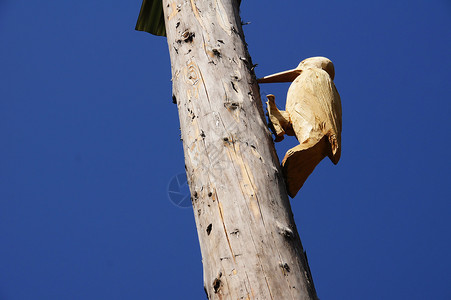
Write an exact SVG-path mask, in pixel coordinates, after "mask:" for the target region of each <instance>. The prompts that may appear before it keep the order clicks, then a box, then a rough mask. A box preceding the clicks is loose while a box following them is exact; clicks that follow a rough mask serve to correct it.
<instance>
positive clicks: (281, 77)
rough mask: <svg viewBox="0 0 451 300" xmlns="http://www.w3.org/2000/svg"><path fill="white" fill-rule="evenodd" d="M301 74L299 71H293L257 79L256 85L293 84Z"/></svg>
mask: <svg viewBox="0 0 451 300" xmlns="http://www.w3.org/2000/svg"><path fill="white" fill-rule="evenodd" d="M299 74H301V70H297V69H293V70H289V71H284V72H280V73H276V74H272V75H268V76H265V77H263V78H259V79H257V82H258V83H273V82H293V81H294V80H295V79H296V77H298V76H299Z"/></svg>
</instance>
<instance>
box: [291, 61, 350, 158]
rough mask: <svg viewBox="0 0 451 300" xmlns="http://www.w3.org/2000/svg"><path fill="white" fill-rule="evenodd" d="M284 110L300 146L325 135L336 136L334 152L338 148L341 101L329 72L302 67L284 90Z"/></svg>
mask: <svg viewBox="0 0 451 300" xmlns="http://www.w3.org/2000/svg"><path fill="white" fill-rule="evenodd" d="M287 111H288V112H289V113H290V117H291V122H292V124H293V129H294V131H295V133H296V137H297V138H298V140H299V143H300V145H301V148H302V149H308V148H310V147H313V146H314V145H315V144H316V143H318V142H319V141H320V140H321V139H322V138H323V136H324V135H327V136H329V137H330V136H335V137H336V139H337V140H338V149H335V152H337V151H340V150H339V149H340V145H339V142H340V133H341V102H340V96H339V95H338V92H337V91H336V88H335V85H334V83H333V81H332V79H331V78H330V76H329V74H327V73H326V72H325V71H323V70H321V69H307V70H304V71H303V72H302V73H301V75H300V76H298V78H296V80H295V81H294V82H293V84H292V85H291V86H290V89H289V90H288V95H287Z"/></svg>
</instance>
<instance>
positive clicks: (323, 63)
mask: <svg viewBox="0 0 451 300" xmlns="http://www.w3.org/2000/svg"><path fill="white" fill-rule="evenodd" d="M310 68H318V69H322V70H324V71H326V72H327V74H329V76H330V78H331V79H332V80H333V79H334V76H335V69H334V64H333V63H332V62H331V61H330V59H328V58H325V57H322V56H317V57H310V58H307V59H304V60H303V61H301V63H300V64H299V65H298V66H297V68H296V69H293V70H288V71H284V72H280V73H276V74H273V75H268V76H265V77H263V78H259V79H258V80H257V81H258V83H273V82H293V81H294V80H295V79H296V77H298V76H299V75H300V74H301V73H302V71H304V70H307V69H310Z"/></svg>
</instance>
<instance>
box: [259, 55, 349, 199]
mask: <svg viewBox="0 0 451 300" xmlns="http://www.w3.org/2000/svg"><path fill="white" fill-rule="evenodd" d="M333 77H334V68H333V64H332V62H331V61H330V60H328V59H327V58H324V57H313V58H308V59H306V60H304V61H302V62H301V63H300V64H299V66H298V67H297V68H296V69H294V70H290V71H286V72H282V73H277V74H274V75H270V76H267V77H264V78H262V79H260V80H259V82H261V83H265V82H284V81H293V83H292V84H291V86H290V88H289V90H288V94H287V102H286V109H285V111H279V110H278V109H277V107H276V105H275V102H274V96H273V95H268V102H267V105H268V113H269V118H270V121H271V123H272V124H273V126H274V129H275V135H276V141H280V140H282V139H283V135H284V134H288V135H295V136H296V138H297V140H298V141H299V145H297V146H296V147H293V148H292V149H290V150H288V152H287V153H286V155H285V158H284V159H283V161H282V167H283V172H284V175H285V180H286V184H287V190H288V194H289V195H290V196H291V197H294V196H295V195H296V193H297V192H298V191H299V189H300V188H301V187H302V185H303V184H304V182H305V180H306V179H307V177H308V176H309V175H310V174H311V173H312V172H313V169H314V168H315V167H316V165H317V164H318V163H319V162H320V161H321V160H322V159H323V158H324V157H325V156H329V158H330V159H331V161H332V162H333V163H334V164H337V163H338V161H339V159H340V154H341V126H342V124H341V101H340V95H339V94H338V92H337V89H336V88H335V85H334V83H333Z"/></svg>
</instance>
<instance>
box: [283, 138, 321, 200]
mask: <svg viewBox="0 0 451 300" xmlns="http://www.w3.org/2000/svg"><path fill="white" fill-rule="evenodd" d="M327 146H328V143H327V136H324V137H323V138H322V139H321V140H320V141H319V142H318V143H316V145H314V146H313V147H311V148H308V149H304V148H303V146H302V145H298V146H296V147H293V148H291V149H290V150H288V151H287V153H286V154H285V158H284V159H283V161H282V171H283V175H284V178H285V184H286V186H287V192H288V195H289V196H290V197H291V198H294V197H295V196H296V194H297V193H298V192H299V190H300V189H301V187H302V186H303V185H304V182H305V181H306V180H307V178H308V177H309V175H310V174H312V172H313V170H314V169H315V167H316V166H317V165H318V164H319V163H320V162H321V160H323V158H324V157H326V156H327V154H328V151H327Z"/></svg>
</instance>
